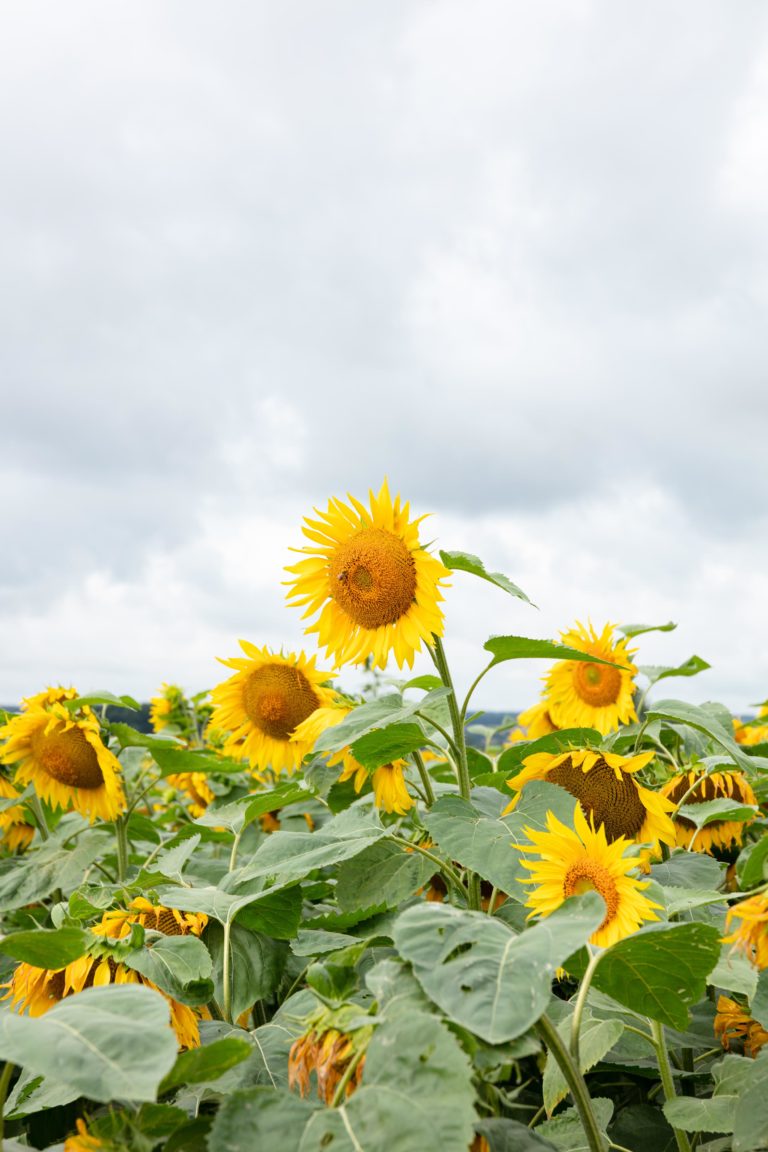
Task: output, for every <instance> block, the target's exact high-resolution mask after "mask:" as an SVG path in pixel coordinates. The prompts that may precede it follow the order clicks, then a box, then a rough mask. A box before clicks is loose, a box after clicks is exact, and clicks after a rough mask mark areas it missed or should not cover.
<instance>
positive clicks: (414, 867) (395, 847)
mask: <svg viewBox="0 0 768 1152" xmlns="http://www.w3.org/2000/svg"><path fill="white" fill-rule="evenodd" d="M436 871H437V866H436V865H435V864H434V863H433V862H432V861H431V860H428V859H427V858H426V857H425V856H423V855H422V854H421V853H420V852H416V851H410V852H409V851H408V850H407V849H405V848H404V847H403V846H402V845H401V844H395V843H394V842H393V841H392V840H390V839H384V840H378V841H376V843H375V844H372V845H371V846H370V847H369V848H366V849H364V851H363V852H361V853H360V855H359V856H356V857H355V859H354V860H347V861H344V863H342V864H341V865H340V867H339V870H338V873H337V881H336V899H337V901H338V905H339V908H341V910H342V911H343V912H352V911H357V910H362V909H366V908H396V907H397V906H398V905H399V904H401V903H402V901H403V900H407V899H408V897H409V896H412V895H413V894H414V892H417V891H418V889H419V888H421V887H423V886H424V885H425V884H427V883H428V882H429V879H430V877H431V876H433V875H434V873H435V872H436Z"/></svg>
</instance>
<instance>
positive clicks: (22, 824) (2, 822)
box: [0, 776, 35, 852]
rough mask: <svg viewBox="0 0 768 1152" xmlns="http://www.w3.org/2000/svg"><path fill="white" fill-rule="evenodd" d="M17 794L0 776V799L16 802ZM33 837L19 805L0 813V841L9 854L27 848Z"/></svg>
mask: <svg viewBox="0 0 768 1152" xmlns="http://www.w3.org/2000/svg"><path fill="white" fill-rule="evenodd" d="M18 795H19V793H18V792H17V791H16V789H15V788H14V786H13V784H11V782H10V780H6V779H5V777H4V776H0V799H2V800H16V799H17V797H18ZM34 835H35V829H34V827H33V825H32V824H30V823H29V821H28V820H27V818H26V816H25V815H24V809H23V808H22V806H21V805H20V804H18V805H17V804H14V805H13V806H12V807H11V808H6V809H5V810H4V811H3V812H0V839H2V843H3V844H4V845H5V846H6V848H8V849H9V850H10V851H11V852H18V851H23V850H24V849H25V848H28V847H29V845H30V843H31V842H32V839H33V837H34Z"/></svg>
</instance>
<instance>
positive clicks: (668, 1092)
mask: <svg viewBox="0 0 768 1152" xmlns="http://www.w3.org/2000/svg"><path fill="white" fill-rule="evenodd" d="M649 1023H650V1025H651V1032H652V1033H653V1043H654V1047H655V1048H656V1061H657V1063H658V1065H659V1077H660V1079H661V1086H662V1088H663V1089H664V1098H665V1099H666V1100H676V1099H677V1092H676V1091H675V1081H674V1079H673V1077H672V1065H671V1064H670V1062H669V1052H668V1051H667V1041H666V1039H665V1038H664V1025H663V1024H660V1023H659V1022H658V1021H657V1020H650V1021H649ZM672 1131H673V1132H674V1133H675V1140H676V1141H677V1147H678V1149H679V1152H691V1145H690V1143H689V1140H688V1137H687V1136H686V1134H685V1132H682V1131H681V1130H680V1129H679V1128H675V1126H674V1125H672Z"/></svg>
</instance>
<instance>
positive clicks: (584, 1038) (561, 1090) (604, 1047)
mask: <svg viewBox="0 0 768 1152" xmlns="http://www.w3.org/2000/svg"><path fill="white" fill-rule="evenodd" d="M557 1030H558V1032H559V1033H560V1035H561V1037H562V1039H563V1041H564V1043H565V1046H566V1047H568V1044H569V1042H570V1036H571V1016H570V1015H569V1016H567V1017H566V1018H565V1019H564V1020H563V1021H562V1022H561V1023H560V1024H558V1026H557ZM623 1031H624V1024H623V1022H622V1021H621V1020H598V1019H597V1018H596V1017H594V1016H591V1015H590V1014H589V1012H585V1013H584V1016H583V1017H582V1021H581V1028H580V1031H579V1057H580V1065H581V1071H582V1072H589V1070H590V1068H594V1066H595V1064H597V1062H598V1060H602V1058H603V1056H605V1054H606V1053H607V1052H610V1050H611V1048H613V1046H614V1044H616V1043H617V1042H618V1041H619V1039H620V1038H621V1034H622V1032H623ZM542 1092H543V1095H544V1106H545V1108H546V1110H547V1115H548V1116H551V1115H552V1112H553V1110H554V1108H555V1107H556V1106H557V1105H558V1104H559V1103H560V1101H561V1100H565V1098H566V1096H567V1095H568V1085H567V1083H566V1081H565V1077H564V1076H563V1073H562V1072H561V1071H560V1065H559V1064H558V1063H557V1061H556V1060H553V1059H552V1054H551V1052H550V1053H549V1054H548V1056H547V1063H546V1065H545V1066H544V1081H543V1084H542Z"/></svg>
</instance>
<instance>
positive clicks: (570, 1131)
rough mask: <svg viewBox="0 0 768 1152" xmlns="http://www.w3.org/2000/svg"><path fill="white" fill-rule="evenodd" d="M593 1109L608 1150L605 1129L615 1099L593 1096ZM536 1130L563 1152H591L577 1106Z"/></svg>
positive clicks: (554, 1117)
mask: <svg viewBox="0 0 768 1152" xmlns="http://www.w3.org/2000/svg"><path fill="white" fill-rule="evenodd" d="M592 1110H593V1112H594V1113H595V1119H596V1120H597V1124H598V1127H599V1129H600V1131H601V1133H602V1134H603V1141H604V1147H605V1149H606V1152H607V1150H608V1147H609V1144H608V1137H607V1136H606V1135H605V1131H606V1129H607V1127H608V1125H609V1124H610V1121H611V1116H612V1115H613V1101H612V1100H607V1099H606V1098H605V1097H603V1096H593V1097H592ZM534 1131H535V1132H536V1133H537V1134H538V1135H540V1136H543V1137H545V1138H546V1139H547V1140H551V1141H552V1143H553V1144H554V1145H555V1147H556V1148H559V1149H561V1152H589V1148H590V1145H589V1141H588V1140H587V1137H586V1135H585V1133H584V1125H583V1124H582V1122H581V1117H580V1116H579V1113H578V1112H577V1110H576V1108H575V1107H574V1108H565V1109H563V1111H562V1112H558V1114H557V1116H553V1117H552V1119H551V1120H545V1121H544V1123H543V1124H538V1125H537V1126H536V1128H535V1129H534ZM648 1152H650V1149H649V1150H648ZM654 1152H655V1150H654Z"/></svg>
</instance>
